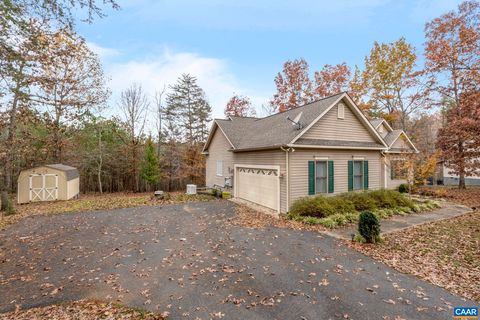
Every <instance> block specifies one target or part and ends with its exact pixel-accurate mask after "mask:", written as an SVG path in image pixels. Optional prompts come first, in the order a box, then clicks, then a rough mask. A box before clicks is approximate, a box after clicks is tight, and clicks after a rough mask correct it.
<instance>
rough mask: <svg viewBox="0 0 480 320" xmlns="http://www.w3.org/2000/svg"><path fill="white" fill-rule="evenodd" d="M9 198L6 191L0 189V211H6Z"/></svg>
mask: <svg viewBox="0 0 480 320" xmlns="http://www.w3.org/2000/svg"><path fill="white" fill-rule="evenodd" d="M9 201H10V200H9V199H8V192H7V191H5V190H4V191H0V202H1V203H2V204H1V205H0V211H6V210H7V208H8V206H9Z"/></svg>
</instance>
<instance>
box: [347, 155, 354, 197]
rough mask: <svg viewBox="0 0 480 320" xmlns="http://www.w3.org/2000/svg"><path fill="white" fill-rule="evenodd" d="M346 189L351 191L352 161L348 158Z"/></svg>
mask: <svg viewBox="0 0 480 320" xmlns="http://www.w3.org/2000/svg"><path fill="white" fill-rule="evenodd" d="M348 191H353V161H352V160H348Z"/></svg>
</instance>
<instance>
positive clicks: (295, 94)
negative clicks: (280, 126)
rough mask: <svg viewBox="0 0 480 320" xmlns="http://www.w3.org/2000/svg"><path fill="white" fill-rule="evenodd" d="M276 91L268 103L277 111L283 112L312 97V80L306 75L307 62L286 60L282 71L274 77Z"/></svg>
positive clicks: (307, 101) (309, 100)
mask: <svg viewBox="0 0 480 320" xmlns="http://www.w3.org/2000/svg"><path fill="white" fill-rule="evenodd" d="M275 85H276V86H277V93H275V94H274V95H273V99H272V100H271V101H270V105H271V106H272V108H273V109H274V111H277V112H284V111H287V110H289V109H292V108H295V107H298V106H300V105H303V104H306V103H309V102H311V101H312V99H313V91H312V82H311V80H310V78H309V75H308V63H307V61H305V59H296V60H293V61H290V60H289V61H287V62H285V63H284V64H283V70H282V72H279V73H278V74H277V76H276V77H275Z"/></svg>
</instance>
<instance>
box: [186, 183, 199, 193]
mask: <svg viewBox="0 0 480 320" xmlns="http://www.w3.org/2000/svg"><path fill="white" fill-rule="evenodd" d="M187 194H197V185H196V184H187Z"/></svg>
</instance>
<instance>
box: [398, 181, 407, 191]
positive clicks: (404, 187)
mask: <svg viewBox="0 0 480 320" xmlns="http://www.w3.org/2000/svg"><path fill="white" fill-rule="evenodd" d="M408 191H409V188H408V184H406V183H402V184H401V185H399V186H398V192H400V193H408Z"/></svg>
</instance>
